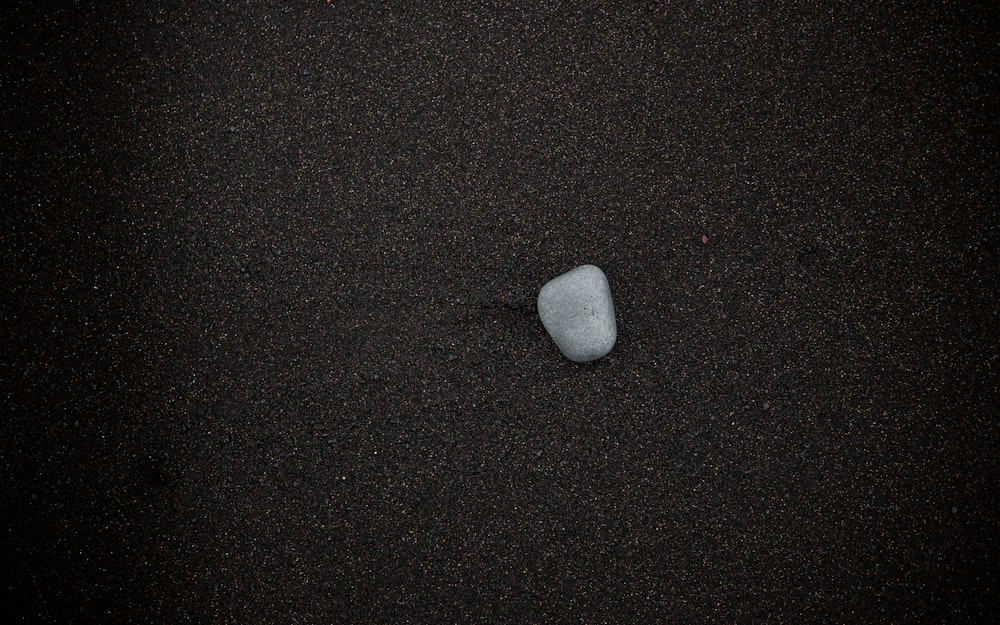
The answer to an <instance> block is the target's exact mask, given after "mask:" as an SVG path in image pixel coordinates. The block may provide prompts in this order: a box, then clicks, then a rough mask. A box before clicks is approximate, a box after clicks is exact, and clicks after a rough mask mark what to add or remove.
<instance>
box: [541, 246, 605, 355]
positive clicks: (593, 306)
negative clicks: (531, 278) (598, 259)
mask: <svg viewBox="0 0 1000 625" xmlns="http://www.w3.org/2000/svg"><path fill="white" fill-rule="evenodd" d="M538 316H539V317H540V318H541V320H542V325H543V326H545V331H546V332H548V333H549V336H551V337H552V340H553V341H555V344H556V347H558V348H559V351H561V352H562V353H563V355H564V356H566V357H567V358H569V359H570V360H572V361H574V362H590V361H591V360H597V359H598V358H600V357H602V356H604V355H606V354H607V353H608V352H610V351H611V348H613V347H614V346H615V339H617V338H618V324H617V323H616V321H615V305H614V303H613V302H612V300H611V287H610V286H609V285H608V279H607V277H606V276H605V275H604V272H603V271H601V270H600V269H599V268H598V267H595V266H594V265H581V266H579V267H577V268H576V269H572V270H570V271H567V272H566V273H564V274H562V275H561V276H557V277H555V278H553V279H552V280H549V282H547V283H546V284H545V286H543V287H542V290H541V291H539V292H538Z"/></svg>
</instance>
